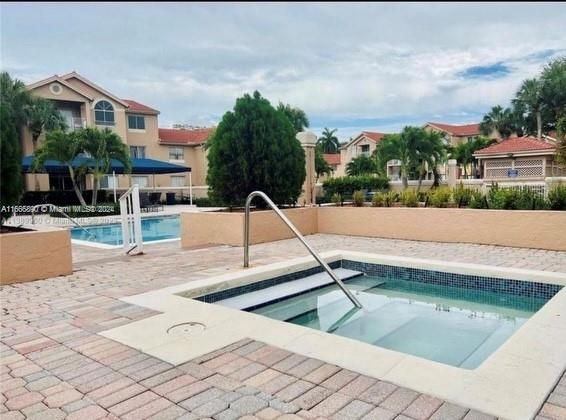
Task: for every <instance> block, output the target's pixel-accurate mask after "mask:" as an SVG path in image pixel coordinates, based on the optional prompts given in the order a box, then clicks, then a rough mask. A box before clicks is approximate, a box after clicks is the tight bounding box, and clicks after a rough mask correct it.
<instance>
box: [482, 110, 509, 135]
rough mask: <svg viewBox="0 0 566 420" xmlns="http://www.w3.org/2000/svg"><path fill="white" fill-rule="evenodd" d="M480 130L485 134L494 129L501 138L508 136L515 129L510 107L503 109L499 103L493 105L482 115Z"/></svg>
mask: <svg viewBox="0 0 566 420" xmlns="http://www.w3.org/2000/svg"><path fill="white" fill-rule="evenodd" d="M480 130H481V132H482V134H484V135H486V136H489V134H490V133H491V132H492V131H493V130H496V131H497V132H498V133H499V135H500V136H501V137H502V138H504V139H506V138H509V137H510V136H511V134H513V132H515V131H516V129H515V124H514V116H513V111H512V110H511V109H510V108H505V109H503V107H501V106H500V105H497V106H494V107H493V108H491V111H489V113H488V114H486V115H484V117H483V120H482V122H481V123H480Z"/></svg>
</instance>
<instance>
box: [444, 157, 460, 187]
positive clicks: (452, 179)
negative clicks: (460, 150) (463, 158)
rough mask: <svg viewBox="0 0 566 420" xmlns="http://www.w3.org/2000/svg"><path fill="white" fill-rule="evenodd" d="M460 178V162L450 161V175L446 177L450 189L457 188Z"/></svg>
mask: <svg viewBox="0 0 566 420" xmlns="http://www.w3.org/2000/svg"><path fill="white" fill-rule="evenodd" d="M457 177H458V162H457V161H456V159H448V174H447V176H446V182H447V183H448V186H449V187H450V188H454V187H455V186H456V180H457Z"/></svg>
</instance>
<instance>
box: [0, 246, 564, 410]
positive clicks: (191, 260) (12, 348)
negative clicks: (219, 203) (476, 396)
mask: <svg viewBox="0 0 566 420" xmlns="http://www.w3.org/2000/svg"><path fill="white" fill-rule="evenodd" d="M309 240H310V242H311V243H312V244H313V246H315V248H316V249H318V250H321V251H324V250H329V249H353V250H360V249H363V250H364V251H366V252H375V253H381V254H390V255H403V256H408V257H420V258H433V259H440V260H449V261H460V262H471V263H482V264H491V265H498V266H509V267H522V268H530V269H538V270H547V271H559V272H566V254H564V253H558V252H550V251H537V250H527V249H514V248H504V247H491V246H480V245H469V244H441V243H430V242H411V241H396V240H384V239H368V238H353V237H342V236H333V235H314V236H311V237H310V238H309ZM73 252H74V261H75V263H76V266H77V267H79V266H80V270H77V271H75V272H74V273H73V274H71V275H69V276H65V277H58V278H53V279H46V280H41V281H36V282H31V283H23V284H16V285H10V286H2V288H1V293H2V302H1V303H2V305H1V306H2V315H1V325H0V391H1V393H0V416H1V417H2V420H5V419H24V418H25V417H26V416H27V417H28V418H38V419H51V418H52V419H59V418H65V417H66V418H68V419H89V420H97V419H103V418H108V419H116V418H125V419H128V418H131V419H145V418H150V419H153V420H161V419H175V418H184V419H193V418H199V417H203V416H212V417H214V418H216V419H231V418H259V419H273V418H281V419H284V418H337V419H342V418H344V419H349V418H364V419H394V418H395V419H398V420H403V419H404V420H407V419H410V420H419V419H456V418H458V419H462V418H464V419H465V420H474V419H476V420H490V419H493V417H491V416H489V415H486V414H483V413H478V412H476V411H474V410H468V409H467V408H465V407H460V406H457V405H454V404H451V403H449V402H444V401H442V400H439V399H437V398H434V397H431V396H428V395H424V394H420V393H417V392H415V391H413V390H410V389H406V388H400V387H397V386H396V385H394V384H390V383H387V382H383V381H380V380H379V378H370V377H367V376H363V375H360V374H358V373H357V372H352V371H349V370H346V369H342V368H341V367H340V366H334V365H330V364H327V363H324V362H322V361H319V360H315V359H312V358H308V357H305V356H302V355H298V354H292V353H290V352H288V351H286V350H283V349H279V348H276V347H273V346H269V345H266V344H264V343H260V342H256V341H252V340H248V339H247V340H242V341H241V342H238V343H234V344H232V345H230V346H227V347H225V348H223V349H218V350H217V351H214V352H211V353H210V354H207V355H203V356H201V357H199V358H197V359H195V360H192V361H190V362H187V363H184V364H182V365H180V366H177V367H174V366H171V365H170V364H168V363H164V362H162V361H161V360H159V359H156V358H154V357H150V356H148V355H146V354H143V353H142V352H140V351H138V350H135V349H132V348H129V347H127V346H124V345H122V344H120V343H116V342H114V341H112V340H110V339H107V338H104V337H102V336H100V335H98V334H97V333H98V332H101V331H104V330H107V329H110V328H113V327H115V326H118V325H124V324H127V323H129V322H133V321H135V320H138V319H142V318H146V317H149V316H153V315H155V314H157V313H156V312H154V311H151V310H149V309H146V308H140V307H137V306H135V305H131V304H128V303H125V302H122V301H121V300H119V299H120V298H121V297H124V296H129V295H133V294H138V293H142V292H146V291H149V290H154V289H158V288H162V287H167V286H172V285H176V284H180V283H184V282H186V281H191V280H199V279H203V278H206V277H210V276H214V275H217V274H220V273H225V272H226V271H227V269H229V270H238V269H240V267H241V249H240V248H231V247H216V248H215V249H214V251H210V250H193V251H184V250H181V249H179V248H178V245H177V244H174V243H173V244H160V245H153V246H148V247H147V254H146V255H144V256H141V257H136V258H127V257H123V256H121V255H119V251H106V250H93V249H92V248H86V247H80V246H74V247H73ZM304 254H305V253H304V249H302V248H301V246H300V244H298V243H297V242H296V241H293V240H288V241H279V242H274V243H270V244H262V245H258V246H253V247H252V249H251V255H252V259H253V261H254V263H255V264H268V263H271V262H275V261H280V260H282V259H284V258H291V257H295V256H302V255H304ZM540 418H541V419H544V418H552V419H566V376H564V377H563V378H562V379H561V381H560V382H559V383H558V384H557V386H556V388H555V389H554V390H553V391H552V393H551V394H550V395H549V397H548V400H547V402H546V403H545V404H543V405H542V407H541V412H540Z"/></svg>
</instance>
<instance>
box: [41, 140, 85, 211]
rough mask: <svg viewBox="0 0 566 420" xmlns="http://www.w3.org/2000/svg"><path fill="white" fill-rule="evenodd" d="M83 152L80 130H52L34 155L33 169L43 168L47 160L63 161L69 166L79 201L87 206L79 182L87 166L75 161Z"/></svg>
mask: <svg viewBox="0 0 566 420" xmlns="http://www.w3.org/2000/svg"><path fill="white" fill-rule="evenodd" d="M81 153H83V144H82V139H81V138H80V136H79V133H78V132H76V131H73V132H65V131H63V130H55V131H50V132H48V133H47V134H46V136H45V141H44V142H42V143H41V145H40V146H39V147H38V148H37V150H36V151H35V153H34V155H33V169H34V170H35V171H37V170H39V169H41V168H42V167H43V165H44V164H45V161H47V160H57V161H59V162H61V163H63V164H64V165H65V166H67V169H68V171H69V177H70V178H71V182H72V184H73V190H74V191H75V194H76V195H77V198H78V200H79V203H81V205H83V206H86V202H85V199H84V198H83V194H82V192H81V189H80V187H79V183H78V180H79V178H80V177H81V176H82V175H84V174H85V172H86V167H77V166H75V163H74V161H75V158H77V157H78V156H79V154H81Z"/></svg>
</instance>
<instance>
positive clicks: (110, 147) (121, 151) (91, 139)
mask: <svg viewBox="0 0 566 420" xmlns="http://www.w3.org/2000/svg"><path fill="white" fill-rule="evenodd" d="M78 136H79V138H80V140H81V143H82V147H83V150H84V152H86V153H87V154H88V155H89V157H91V158H92V162H93V163H92V166H90V167H89V172H90V173H92V175H93V183H92V205H93V206H94V205H96V198H97V195H98V185H99V181H100V178H102V176H103V175H105V174H107V173H108V172H109V171H110V165H111V162H112V159H115V160H117V161H119V162H120V163H122V164H123V165H124V172H126V173H127V172H130V170H131V161H130V153H129V151H128V147H127V146H126V144H125V143H124V142H123V141H122V139H121V138H120V136H119V135H117V134H116V133H114V132H113V131H112V130H110V129H109V128H105V129H104V130H99V129H98V128H85V129H83V130H80V131H78Z"/></svg>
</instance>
